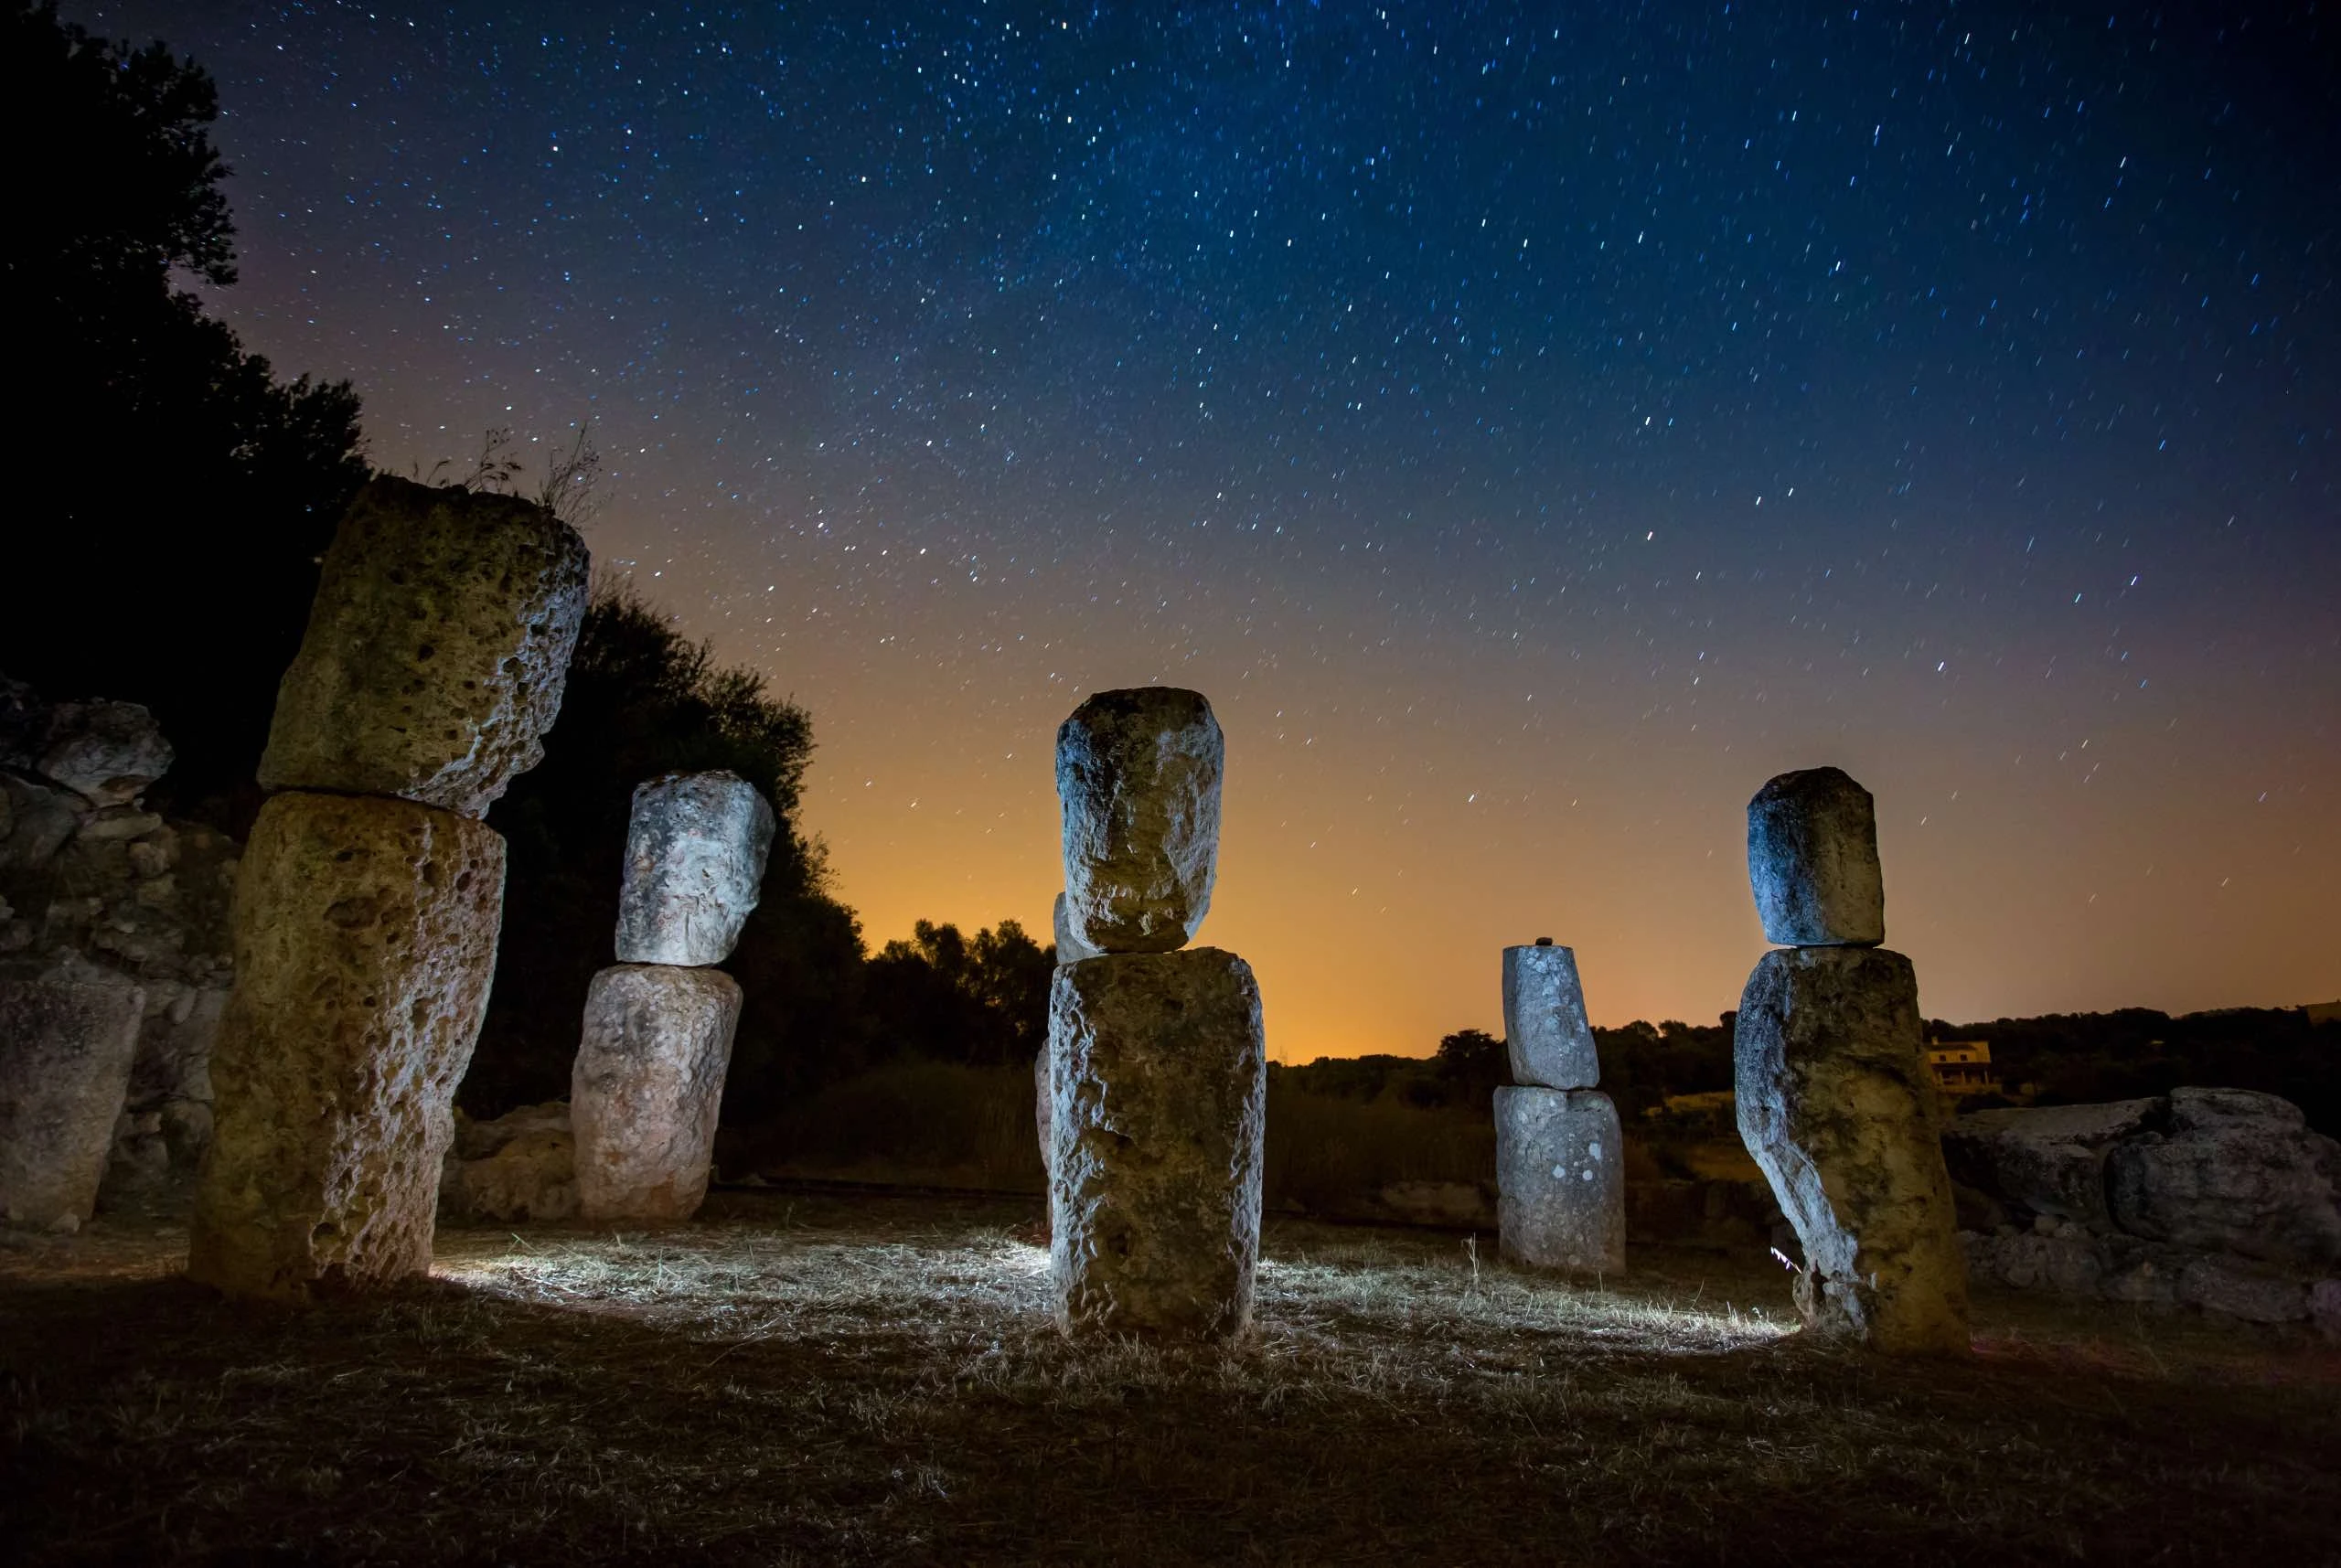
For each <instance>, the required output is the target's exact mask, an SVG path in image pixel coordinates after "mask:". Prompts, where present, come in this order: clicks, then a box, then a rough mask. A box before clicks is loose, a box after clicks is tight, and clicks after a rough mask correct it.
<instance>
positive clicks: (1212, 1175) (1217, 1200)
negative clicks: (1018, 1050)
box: [1048, 947, 1267, 1339]
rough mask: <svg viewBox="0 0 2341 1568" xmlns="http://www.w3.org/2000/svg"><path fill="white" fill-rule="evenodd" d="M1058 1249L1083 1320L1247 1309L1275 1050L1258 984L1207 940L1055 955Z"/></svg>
mask: <svg viewBox="0 0 2341 1568" xmlns="http://www.w3.org/2000/svg"><path fill="white" fill-rule="evenodd" d="M1049 1062H1050V1080H1049V1083H1050V1092H1051V1098H1052V1100H1053V1105H1052V1106H1051V1108H1050V1117H1049V1121H1050V1126H1049V1136H1050V1146H1049V1160H1048V1164H1049V1220H1050V1226H1051V1239H1050V1248H1049V1264H1050V1269H1051V1273H1052V1278H1053V1284H1054V1287H1055V1294H1056V1298H1057V1299H1056V1307H1057V1321H1058V1322H1059V1324H1060V1325H1061V1326H1063V1327H1064V1328H1065V1329H1066V1330H1067V1331H1068V1332H1071V1333H1075V1334H1093V1333H1095V1334H1131V1333H1136V1334H1148V1335H1159V1336H1163V1337H1166V1338H1176V1339H1208V1338H1224V1337H1226V1336H1229V1335H1234V1334H1236V1333H1240V1332H1241V1331H1242V1330H1243V1329H1244V1328H1245V1326H1246V1325H1247V1324H1249V1322H1250V1321H1251V1316H1252V1276H1253V1272H1254V1270H1255V1268H1256V1266H1257V1263H1258V1259H1259V1251H1260V1171H1261V1165H1260V1161H1261V1143H1262V1136H1263V1130H1264V1126H1265V1122H1266V1117H1267V1044H1266V1039H1265V1037H1264V1035H1263V1034H1262V1032H1261V1022H1260V991H1259V987H1258V986H1257V985H1256V983H1255V982H1254V980H1253V978H1252V971H1251V968H1250V966H1249V965H1246V964H1245V962H1244V961H1243V960H1242V959H1241V958H1238V957H1236V956H1235V955H1234V954H1232V953H1223V952H1221V951H1220V950H1219V949H1217V948H1213V947H1197V948H1192V949H1189V950H1188V951H1186V952H1183V953H1160V954H1113V955H1107V956H1106V957H1103V958H1091V959H1088V960H1086V961H1085V962H1083V963H1079V964H1071V965H1064V966H1062V967H1060V968H1059V969H1058V970H1057V972H1056V978H1055V980H1054V981H1053V984H1052V985H1051V987H1050V990H1049Z"/></svg>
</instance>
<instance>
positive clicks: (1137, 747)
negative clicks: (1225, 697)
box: [1057, 686, 1225, 953]
mask: <svg viewBox="0 0 2341 1568" xmlns="http://www.w3.org/2000/svg"><path fill="white" fill-rule="evenodd" d="M1224 752H1225V747H1224V741H1223V740H1222V738H1221V735H1220V731H1219V721H1218V720H1216V719H1214V718H1213V717H1212V711H1211V704H1210V703H1209V702H1207V701H1205V700H1204V699H1203V694H1202V693H1201V692H1198V691H1183V690H1181V689H1179V688H1175V687H1167V686H1147V687H1137V688H1131V689H1128V690H1124V691H1101V692H1098V693H1097V694H1096V695H1095V696H1093V697H1091V698H1090V699H1088V700H1087V701H1085V702H1084V703H1083V704H1082V705H1081V706H1080V707H1078V708H1076V709H1074V710H1073V717H1071V718H1070V719H1067V720H1065V721H1064V724H1063V725H1061V726H1059V728H1058V730H1057V797H1058V800H1059V803H1060V804H1061V805H1062V806H1063V808H1064V891H1065V915H1066V923H1067V927H1068V929H1069V930H1070V931H1071V932H1072V933H1073V934H1074V937H1075V938H1077V939H1078V940H1079V942H1080V943H1081V944H1083V945H1085V946H1087V947H1090V948H1094V949H1096V951H1098V952H1101V953H1168V952H1171V951H1173V950H1175V949H1177V948H1180V947H1183V946H1185V945H1186V944H1187V943H1188V942H1189V941H1190V940H1191V939H1192V937H1193V936H1194V933H1195V929H1196V927H1198V926H1200V925H1201V924H1202V923H1203V915H1204V913H1205V912H1207V911H1208V910H1209V909H1210V908H1211V890H1212V881H1213V876H1214V875H1215V872H1216V868H1217V862H1218V858H1219V786H1220V775H1221V773H1222V772H1223V769H1224Z"/></svg>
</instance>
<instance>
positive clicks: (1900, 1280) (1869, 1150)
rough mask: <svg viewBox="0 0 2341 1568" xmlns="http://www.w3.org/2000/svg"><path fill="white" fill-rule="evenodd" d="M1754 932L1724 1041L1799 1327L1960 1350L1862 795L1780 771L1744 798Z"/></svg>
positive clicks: (1945, 1218) (1903, 961) (1826, 777)
mask: <svg viewBox="0 0 2341 1568" xmlns="http://www.w3.org/2000/svg"><path fill="white" fill-rule="evenodd" d="M1748 880H1749V881H1750V883H1751V884H1752V885H1753V887H1754V889H1755V891H1756V898H1757V909H1758V912H1759V913H1760V914H1761V915H1762V917H1763V921H1764V934H1765V935H1766V936H1767V937H1768V938H1769V939H1770V940H1772V941H1774V942H1780V943H1785V944H1790V945H1787V946H1785V947H1783V948H1780V949H1778V950H1775V951H1773V952H1770V953H1768V954H1766V955H1764V956H1763V958H1762V959H1761V960H1760V961H1758V964H1757V965H1756V970H1755V973H1754V974H1752V975H1750V976H1748V988H1747V990H1746V991H1745V992H1744V993H1743V994H1742V996H1741V997H1740V1002H1739V1017H1738V1024H1737V1029H1736V1031H1735V1034H1734V1039H1733V1042H1732V1053H1733V1058H1734V1064H1735V1076H1736V1078H1737V1102H1738V1119H1739V1136H1740V1138H1741V1140H1742V1141H1743V1142H1745V1143H1746V1144H1747V1146H1748V1153H1749V1154H1750V1155H1752V1156H1753V1157H1755V1160H1756V1163H1757V1164H1758V1166H1759V1167H1761V1168H1762V1169H1763V1171H1764V1175H1765V1178H1766V1179H1768V1180H1769V1182H1770V1183H1771V1187H1772V1194H1773V1196H1774V1197H1775V1198H1776V1199H1777V1200H1779V1202H1780V1211H1781V1212H1782V1213H1783V1214H1785V1215H1786V1216H1787V1217H1788V1220H1789V1222H1790V1224H1792V1225H1793V1226H1795V1227H1796V1232H1797V1239H1798V1241H1799V1243H1801V1245H1802V1247H1803V1249H1804V1262H1805V1269H1804V1273H1803V1274H1802V1275H1800V1276H1799V1278H1798V1287H1797V1306H1798V1309H1799V1310H1800V1312H1801V1313H1802V1315H1803V1317H1804V1319H1805V1322H1806V1323H1807V1325H1808V1326H1810V1327H1812V1328H1816V1329H1819V1330H1821V1331H1823V1332H1827V1333H1833V1334H1842V1335H1845V1336H1848V1337H1850V1338H1853V1339H1858V1340H1860V1341H1862V1342H1863V1343H1865V1344H1867V1345H1870V1346H1873V1347H1875V1348H1876V1349H1881V1350H1886V1351H1889V1352H1894V1353H1899V1354H1909V1353H1918V1352H1926V1351H1948V1350H1964V1349H1966V1348H1967V1342H1968V1340H1967V1266H1966V1262H1965V1259H1964V1258H1963V1257H1962V1254H1961V1253H1960V1249H1959V1243H1958V1239H1957V1221H1956V1220H1955V1218H1954V1216H1953V1211H1952V1205H1951V1177H1950V1173H1949V1171H1948V1170H1947V1169H1946V1168H1945V1167H1944V1164H1943V1155H1942V1142H1941V1127H1940V1115H1941V1112H1940V1105H1939V1104H1938V1102H1937V1099H1936V1095H1935V1088H1934V1082H1933V1079H1932V1076H1931V1075H1930V1074H1929V1072H1928V1070H1927V1065H1926V1056H1925V1049H1924V1044H1923V1039H1924V1037H1923V1035H1922V1033H1921V1029H1922V1025H1921V1024H1920V1021H1919V983H1918V976H1917V975H1916V974H1915V973H1914V972H1913V971H1912V969H1911V967H1910V961H1909V960H1908V958H1905V957H1904V956H1902V955H1900V954H1898V953H1888V952H1886V951H1885V950H1883V949H1882V948H1880V947H1879V946H1878V945H1877V944H1879V943H1881V942H1883V941H1884V940H1885V936H1886V915H1885V891H1884V880H1883V878H1882V877H1881V875H1880V872H1879V869H1878V859H1877V830H1876V814H1875V810H1874V807H1873V805H1872V803H1871V799H1870V795H1869V792H1868V791H1866V790H1865V789H1863V788H1862V787H1861V786H1860V785H1859V784H1855V782H1854V781H1853V780H1852V779H1850V778H1848V777H1846V776H1845V774H1844V773H1840V772H1839V771H1838V770H1836V769H1834V768H1817V769H1813V770H1811V771H1808V772H1804V773H1783V774H1781V775H1780V777H1779V778H1776V779H1774V780H1772V781H1771V782H1770V783H1769V784H1766V785H1765V786H1764V787H1763V789H1762V790H1760V791H1758V794H1757V795H1756V798H1755V799H1754V800H1752V801H1751V802H1749V803H1748Z"/></svg>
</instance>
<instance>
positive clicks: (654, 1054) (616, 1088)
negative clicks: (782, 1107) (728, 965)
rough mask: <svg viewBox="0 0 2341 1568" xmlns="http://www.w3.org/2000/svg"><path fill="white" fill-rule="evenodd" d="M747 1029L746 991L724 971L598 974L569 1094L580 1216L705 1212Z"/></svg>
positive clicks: (633, 969)
mask: <svg viewBox="0 0 2341 1568" xmlns="http://www.w3.org/2000/svg"><path fill="white" fill-rule="evenodd" d="M739 1024H740V986H739V983H738V982H737V981H735V980H733V979H732V976H729V975H726V974H725V973H723V971H722V970H721V969H686V968H679V967H672V966H669V965H664V964H620V965H615V966H614V967H612V968H608V969H604V970H603V971H602V972H601V973H600V974H598V975H596V976H593V986H592V987H591V988H590V989H588V990H587V991H586V993H585V1033H584V1038H583V1040H581V1041H580V1042H579V1044H578V1047H577V1066H576V1069H575V1071H574V1072H572V1075H571V1079H570V1091H569V1118H570V1125H571V1127H572V1129H573V1131H574V1133H575V1136H576V1140H577V1210H578V1212H579V1213H580V1214H582V1215H583V1216H584V1217H585V1218H586V1219H588V1220H688V1219H689V1218H690V1217H691V1216H692V1215H693V1214H695V1213H697V1212H698V1211H699V1206H700V1201H701V1200H704V1199H705V1198H706V1197H707V1177H708V1163H709V1161H710V1160H711V1158H712V1157H713V1156H714V1153H715V1118H716V1114H717V1112H719V1111H720V1110H721V1109H722V1104H723V1074H724V1072H725V1071H726V1070H727V1069H728V1068H730V1066H731V1065H732V1030H733V1029H737V1028H738V1027H739Z"/></svg>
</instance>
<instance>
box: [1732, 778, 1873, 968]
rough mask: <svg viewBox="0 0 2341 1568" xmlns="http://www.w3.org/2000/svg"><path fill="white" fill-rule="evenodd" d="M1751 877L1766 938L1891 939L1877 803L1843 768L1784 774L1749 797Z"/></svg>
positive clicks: (1857, 943)
mask: <svg viewBox="0 0 2341 1568" xmlns="http://www.w3.org/2000/svg"><path fill="white" fill-rule="evenodd" d="M1748 882H1749V884H1750V885H1751V886H1752V887H1753V888H1754V889H1755V891H1756V912H1757V913H1758V915H1759V916H1761V917H1762V919H1763V922H1764V940H1765V941H1767V942H1777V943H1780V944H1783V945H1784V946H1792V947H1837V946H1844V947H1875V946H1876V945H1877V944H1879V943H1881V942H1884V941H1885V940H1886V880H1885V876H1884V873H1883V872H1882V871H1881V869H1879V866H1878V860H1877V809H1876V803H1875V802H1874V801H1873V800H1872V799H1871V797H1870V793H1869V791H1867V790H1865V789H1864V788H1862V786H1861V785H1860V784H1855V782H1854V781H1853V780H1852V779H1851V778H1849V777H1847V776H1846V775H1845V774H1844V773H1843V772H1841V771H1840V770H1838V769H1836V768H1808V769H1805V770H1804V771H1802V772H1801V773H1782V774H1780V776H1779V777H1778V778H1776V779H1773V780H1772V781H1771V782H1770V783H1769V784H1766V785H1765V786H1764V787H1763V788H1762V789H1760V790H1758V791H1757V792H1756V798H1755V799H1753V800H1751V801H1749V802H1748Z"/></svg>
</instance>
